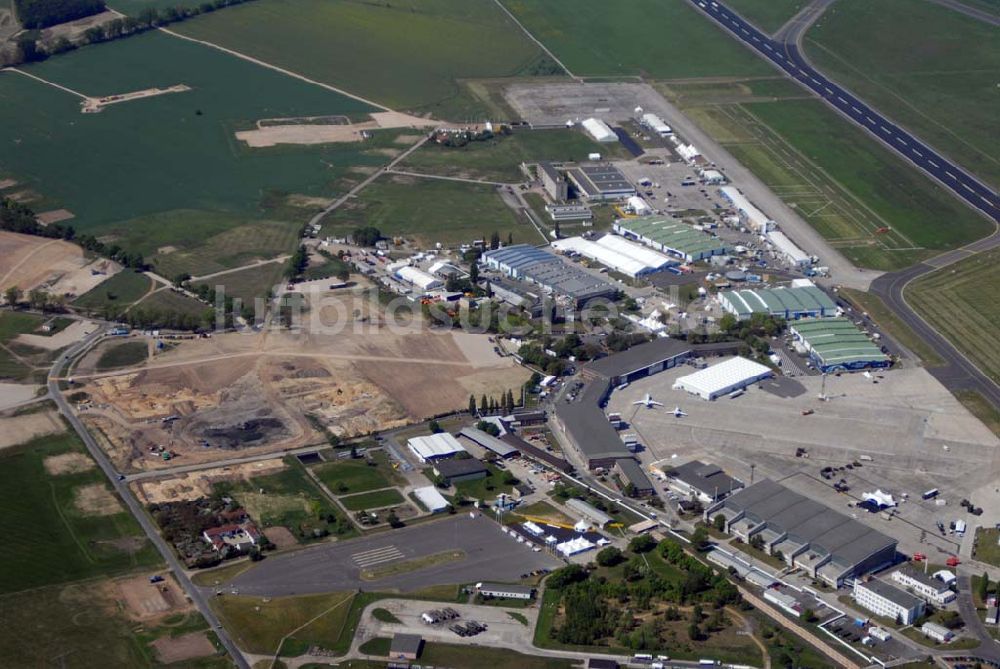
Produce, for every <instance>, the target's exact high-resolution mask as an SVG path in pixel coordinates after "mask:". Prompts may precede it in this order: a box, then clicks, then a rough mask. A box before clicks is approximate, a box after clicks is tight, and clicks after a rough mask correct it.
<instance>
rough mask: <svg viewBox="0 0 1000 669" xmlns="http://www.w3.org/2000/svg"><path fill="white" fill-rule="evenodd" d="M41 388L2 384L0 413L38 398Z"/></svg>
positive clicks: (0, 389)
mask: <svg viewBox="0 0 1000 669" xmlns="http://www.w3.org/2000/svg"><path fill="white" fill-rule="evenodd" d="M39 388H41V386H33V385H22V384H20V383H0V411H3V410H4V409H9V408H11V407H16V406H18V405H19V404H23V403H25V402H27V401H29V400H31V399H33V398H35V397H37V394H38V389H39Z"/></svg>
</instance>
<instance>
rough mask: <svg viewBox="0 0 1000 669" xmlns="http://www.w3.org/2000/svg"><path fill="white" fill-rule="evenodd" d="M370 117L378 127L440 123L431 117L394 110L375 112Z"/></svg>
mask: <svg viewBox="0 0 1000 669" xmlns="http://www.w3.org/2000/svg"><path fill="white" fill-rule="evenodd" d="M371 117H372V120H373V121H375V123H377V124H378V127H380V128H434V127H436V126H438V125H440V123H438V122H437V121H435V120H434V119H432V118H422V117H420V116H411V115H410V114H403V113H402V112H394V111H386V112H375V113H374V114H372V115H371Z"/></svg>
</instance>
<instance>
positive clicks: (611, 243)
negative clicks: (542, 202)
mask: <svg viewBox="0 0 1000 669" xmlns="http://www.w3.org/2000/svg"><path fill="white" fill-rule="evenodd" d="M609 238H610V239H609ZM552 248H553V249H555V250H557V251H561V252H562V253H578V254H580V255H582V256H584V257H585V258H589V259H591V260H593V261H595V262H599V263H600V264H602V265H604V266H605V267H607V268H608V269H611V270H614V271H615V272H619V273H621V274H624V275H626V276H628V277H631V278H636V277H640V276H645V275H647V274H652V273H654V272H659V271H660V270H662V269H665V268H666V267H669V266H670V265H674V264H676V262H675V261H673V260H671V259H670V258H668V257H667V256H665V255H663V254H662V253H657V252H656V251H653V250H652V249H648V248H646V247H643V246H639V245H638V244H633V243H632V242H629V241H626V240H624V239H622V238H621V237H615V236H614V235H607V236H605V237H602V238H601V239H600V240H598V241H597V242H592V241H590V240H589V239H584V238H583V237H569V238H567V239H559V240H556V241H554V242H552Z"/></svg>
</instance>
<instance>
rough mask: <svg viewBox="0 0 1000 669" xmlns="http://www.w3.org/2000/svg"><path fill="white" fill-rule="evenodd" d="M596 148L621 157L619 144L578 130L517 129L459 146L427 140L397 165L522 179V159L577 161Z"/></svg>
mask: <svg viewBox="0 0 1000 669" xmlns="http://www.w3.org/2000/svg"><path fill="white" fill-rule="evenodd" d="M593 152H597V153H600V154H602V157H606V158H608V159H614V158H624V157H625V149H624V147H622V146H621V144H598V143H597V142H595V141H593V140H592V139H590V138H589V137H587V136H586V135H584V134H583V133H582V132H580V131H578V130H535V131H518V132H515V133H514V134H511V135H506V136H498V137H496V138H494V139H492V140H490V141H487V142H471V143H470V144H467V145H465V146H463V147H461V148H454V147H446V146H441V145H439V144H434V143H428V144H425V145H424V146H422V147H421V148H420V149H419V150H417V151H416V152H414V153H412V154H410V156H409V157H408V158H407V159H406V160H405V161H404V162H403V163H401V164H400V165H399V166H398V168H399V169H402V170H408V171H411V172H421V173H425V174H441V175H444V176H453V177H464V178H471V179H483V180H486V181H500V182H504V183H520V182H522V181H524V180H525V176H524V173H523V172H522V171H521V169H520V165H521V163H523V162H534V161H539V160H550V161H574V160H576V161H579V160H586V158H587V154H589V153H593Z"/></svg>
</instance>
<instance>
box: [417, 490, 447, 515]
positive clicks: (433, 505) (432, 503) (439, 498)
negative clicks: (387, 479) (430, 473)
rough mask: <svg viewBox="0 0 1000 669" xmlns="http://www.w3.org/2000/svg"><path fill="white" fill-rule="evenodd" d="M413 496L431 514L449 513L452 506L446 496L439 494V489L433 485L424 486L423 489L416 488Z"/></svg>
mask: <svg viewBox="0 0 1000 669" xmlns="http://www.w3.org/2000/svg"><path fill="white" fill-rule="evenodd" d="M413 496H414V497H415V498H416V499H417V500H418V501H419V502H420V503H421V504H423V505H424V507H425V508H426V509H427V510H428V511H430V512H431V513H441V512H442V511H447V510H448V507H449V506H450V504H448V500H446V499H445V498H444V495H442V494H441V493H439V492H438V489H437V488H435V487H434V486H432V485H429V486H424V487H423V488H415V489H414V490H413Z"/></svg>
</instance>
